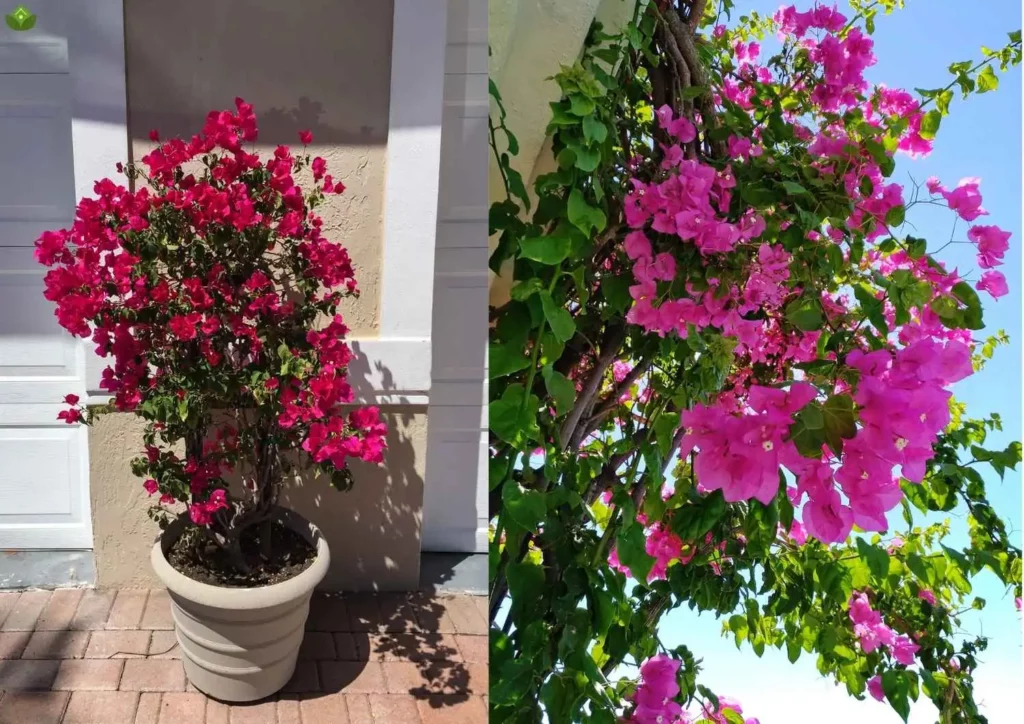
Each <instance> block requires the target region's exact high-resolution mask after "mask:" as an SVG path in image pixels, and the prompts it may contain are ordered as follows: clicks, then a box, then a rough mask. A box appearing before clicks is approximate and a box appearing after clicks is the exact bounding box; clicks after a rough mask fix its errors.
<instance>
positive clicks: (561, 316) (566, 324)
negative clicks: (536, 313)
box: [540, 292, 576, 342]
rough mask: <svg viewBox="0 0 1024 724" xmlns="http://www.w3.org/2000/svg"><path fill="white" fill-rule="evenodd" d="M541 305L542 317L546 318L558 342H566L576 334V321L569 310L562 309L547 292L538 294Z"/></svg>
mask: <svg viewBox="0 0 1024 724" xmlns="http://www.w3.org/2000/svg"><path fill="white" fill-rule="evenodd" d="M540 303H541V307H542V308H543V310H544V318H545V319H547V320H548V326H549V327H551V333H552V334H554V335H555V339H557V340H558V341H559V342H568V341H569V340H570V339H572V338H573V335H575V334H576V322H574V321H573V319H572V315H571V314H569V310H567V309H564V308H562V307H560V306H558V305H557V304H555V300H554V299H552V297H551V295H550V294H549V293H547V292H543V293H541V294H540Z"/></svg>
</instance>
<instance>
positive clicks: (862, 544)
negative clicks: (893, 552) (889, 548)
mask: <svg viewBox="0 0 1024 724" xmlns="http://www.w3.org/2000/svg"><path fill="white" fill-rule="evenodd" d="M857 553H858V555H859V556H860V557H861V560H863V561H864V562H865V563H866V564H867V566H868V569H869V570H870V571H871V575H872V576H874V577H875V580H876V581H882V580H884V579H885V577H886V576H888V575H889V554H888V553H886V552H885V550H883V549H882V548H880V547H879V546H873V545H871V544H870V543H868V542H867V541H866V540H864V539H863V538H858V539H857Z"/></svg>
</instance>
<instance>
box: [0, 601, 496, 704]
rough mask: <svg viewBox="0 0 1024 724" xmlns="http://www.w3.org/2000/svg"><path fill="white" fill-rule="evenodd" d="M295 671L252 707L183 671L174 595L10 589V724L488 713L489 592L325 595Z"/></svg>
mask: <svg viewBox="0 0 1024 724" xmlns="http://www.w3.org/2000/svg"><path fill="white" fill-rule="evenodd" d="M306 629H307V633H306V638H305V640H304V642H303V645H302V650H301V652H300V654H299V663H298V666H297V668H296V670H295V676H294V677H293V678H292V680H291V681H290V682H289V683H288V685H287V686H286V687H285V688H284V690H283V692H282V693H280V694H278V695H277V696H274V697H271V698H270V699H267V700H264V701H260V702H256V703H255V704H247V705H228V704H223V703H221V702H218V701H215V700H213V699H209V698H207V697H206V696H205V695H203V694H201V693H199V692H198V691H197V690H196V689H195V688H194V687H192V686H191V685H190V684H189V682H188V680H187V679H186V677H185V672H184V669H183V668H182V665H181V655H180V652H179V650H178V645H177V642H176V641H175V638H174V632H173V624H172V622H171V617H170V608H169V602H168V598H167V594H166V592H165V591H157V590H154V591H142V590H122V591H99V590H82V589H75V590H71V589H65V590H58V591H52V592H51V591H26V592H24V593H4V592H0V724H58V723H63V724H168V723H173V724H193V723H195V724H202V723H203V722H205V723H206V724H382V723H387V722H396V723H399V724H417V722H421V723H422V724H434V723H435V722H444V723H445V724H463V723H467V724H468V723H470V722H472V723H474V724H475V723H476V722H486V721H487V706H486V701H487V623H486V614H485V603H484V599H483V598H480V597H473V596H440V595H439V596H430V595H428V594H419V593H417V594H408V595H404V594H382V595H378V596H371V595H346V596H334V595H317V596H316V597H314V599H313V604H312V607H311V610H310V616H309V622H308V623H307V625H306Z"/></svg>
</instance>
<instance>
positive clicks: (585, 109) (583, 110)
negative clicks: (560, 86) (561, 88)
mask: <svg viewBox="0 0 1024 724" xmlns="http://www.w3.org/2000/svg"><path fill="white" fill-rule="evenodd" d="M595 108H597V104H595V103H594V99H593V98H591V97H589V96H585V95H581V94H577V93H574V94H572V95H571V96H569V112H570V113H572V114H573V115H574V116H581V117H582V116H589V115H590V114H592V113H593V112H594V109H595Z"/></svg>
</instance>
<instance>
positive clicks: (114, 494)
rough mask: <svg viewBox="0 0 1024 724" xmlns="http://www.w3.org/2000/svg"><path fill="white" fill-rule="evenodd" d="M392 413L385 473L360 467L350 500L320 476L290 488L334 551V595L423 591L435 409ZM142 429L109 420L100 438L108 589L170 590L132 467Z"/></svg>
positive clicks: (103, 572) (99, 488) (102, 572)
mask: <svg viewBox="0 0 1024 724" xmlns="http://www.w3.org/2000/svg"><path fill="white" fill-rule="evenodd" d="M383 413H384V417H385V419H386V420H387V422H388V426H389V434H388V452H387V456H386V462H385V464H384V466H381V467H377V466H371V465H365V464H362V463H359V462H358V461H357V462H355V463H353V464H352V471H353V474H354V477H355V481H356V484H355V487H354V488H353V489H352V490H351V491H349V492H347V493H339V492H337V491H335V490H334V489H333V488H331V487H330V484H329V483H328V481H326V480H314V479H312V478H311V477H310V478H303V479H300V480H297V481H293V482H290V483H288V485H287V486H286V488H285V489H284V491H283V494H282V496H281V499H280V502H281V504H282V505H284V506H285V507H288V508H293V509H295V510H297V511H298V512H299V513H301V514H302V515H304V516H306V517H307V518H308V519H309V520H311V521H313V522H314V523H316V524H317V525H318V526H320V528H321V529H322V530H323V531H324V532H325V534H326V536H327V542H328V543H329V544H330V547H331V568H330V571H329V573H328V575H327V578H326V579H325V580H324V583H323V588H324V589H326V590H345V591H368V590H381V591H405V590H414V589H415V588H416V587H417V585H418V583H419V562H420V529H421V518H422V508H423V472H424V466H425V461H426V443H427V416H426V408H424V407H391V408H385V409H384V410H383ZM142 429H143V425H142V423H141V421H140V420H138V419H137V418H136V417H135V416H133V415H130V414H123V413H114V414H108V415H103V416H102V417H100V419H99V421H98V422H97V423H96V425H95V426H94V427H93V428H92V429H91V430H90V435H89V459H90V461H91V462H90V471H89V473H90V478H91V484H92V485H91V496H92V515H93V536H94V539H95V555H96V571H97V585H98V586H100V587H126V588H144V587H152V586H160V585H161V584H160V582H159V581H158V580H157V578H156V576H155V575H154V574H153V570H152V568H151V566H150V563H149V554H150V549H151V548H152V546H153V543H154V542H155V541H156V539H157V536H158V535H159V533H160V531H159V528H158V527H157V526H156V524H155V523H153V522H152V521H151V520H150V519H149V517H148V515H147V510H148V509H149V506H150V505H151V503H152V502H153V499H152V498H150V497H149V496H148V495H147V494H146V492H145V491H144V490H143V489H142V481H141V480H139V479H138V478H136V477H135V476H134V475H132V472H131V469H130V461H131V459H132V458H133V457H134V456H136V455H138V454H139V453H140V452H141V451H142V449H143V443H142Z"/></svg>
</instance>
